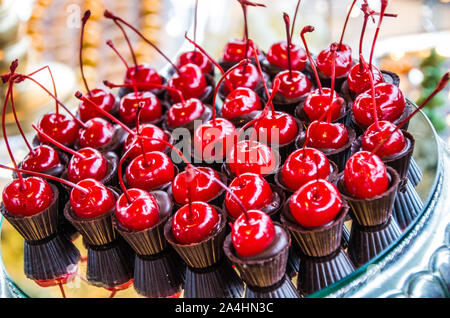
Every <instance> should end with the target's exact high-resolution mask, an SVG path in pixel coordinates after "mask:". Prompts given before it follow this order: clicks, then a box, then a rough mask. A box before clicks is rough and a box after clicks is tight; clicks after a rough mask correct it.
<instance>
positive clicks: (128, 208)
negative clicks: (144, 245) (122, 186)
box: [115, 189, 160, 231]
mask: <svg viewBox="0 0 450 318" xmlns="http://www.w3.org/2000/svg"><path fill="white" fill-rule="evenodd" d="M127 191H128V195H129V199H130V201H128V198H127V197H126V195H125V194H122V195H120V197H119V199H118V200H117V202H116V212H115V213H116V218H117V221H118V222H119V223H120V224H121V225H122V226H123V227H125V228H126V229H128V230H134V231H142V230H145V229H148V228H151V227H152V226H154V225H155V224H157V223H158V222H159V216H160V214H159V207H158V202H157V201H156V199H155V197H154V196H153V195H152V194H151V193H148V192H146V191H144V190H141V189H128V190H127Z"/></svg>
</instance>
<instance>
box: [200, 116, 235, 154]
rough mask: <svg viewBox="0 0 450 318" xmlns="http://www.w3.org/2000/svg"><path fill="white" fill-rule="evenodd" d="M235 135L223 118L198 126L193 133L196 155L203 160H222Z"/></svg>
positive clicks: (231, 127) (232, 126)
mask: <svg viewBox="0 0 450 318" xmlns="http://www.w3.org/2000/svg"><path fill="white" fill-rule="evenodd" d="M235 134H236V128H235V127H234V125H233V124H232V123H231V122H229V121H228V120H226V119H224V118H217V119H216V120H210V121H208V122H206V123H204V124H202V125H200V126H199V127H197V129H196V130H195V132H194V147H195V153H196V155H197V156H199V157H200V158H203V159H211V158H224V157H225V156H226V154H227V152H228V150H229V149H230V147H231V146H232V145H233V138H234V135H235Z"/></svg>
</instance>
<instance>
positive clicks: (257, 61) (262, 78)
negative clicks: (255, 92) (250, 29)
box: [250, 40, 275, 113]
mask: <svg viewBox="0 0 450 318" xmlns="http://www.w3.org/2000/svg"><path fill="white" fill-rule="evenodd" d="M250 45H251V46H252V50H253V56H254V57H255V61H256V68H257V70H258V74H259V77H260V78H261V82H262V83H263V86H264V91H265V92H266V95H267V96H269V95H270V93H269V88H268V87H267V84H266V81H265V79H264V75H263V71H262V68H261V64H260V63H259V60H258V56H257V54H256V50H255V45H254V44H253V41H251V40H250ZM266 105H267V104H266ZM269 105H270V109H271V111H272V113H273V112H275V107H274V106H273V103H272V102H270V103H269Z"/></svg>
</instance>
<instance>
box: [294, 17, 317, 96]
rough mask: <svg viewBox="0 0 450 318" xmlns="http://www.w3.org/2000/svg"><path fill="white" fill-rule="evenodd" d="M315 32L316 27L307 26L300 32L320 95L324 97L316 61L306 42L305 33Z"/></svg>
mask: <svg viewBox="0 0 450 318" xmlns="http://www.w3.org/2000/svg"><path fill="white" fill-rule="evenodd" d="M313 31H314V27H313V26H311V25H307V26H305V27H304V28H303V29H302V31H301V32H300V37H301V39H302V42H303V45H304V46H305V50H306V55H308V60H309V63H310V64H311V68H312V69H313V72H314V76H315V78H316V83H317V86H318V87H319V93H320V95H323V90H322V84H321V83H320V78H319V74H318V73H317V68H316V64H315V63H314V60H313V58H312V57H311V53H310V52H309V48H308V44H307V43H306V40H305V33H307V32H308V33H309V32H313Z"/></svg>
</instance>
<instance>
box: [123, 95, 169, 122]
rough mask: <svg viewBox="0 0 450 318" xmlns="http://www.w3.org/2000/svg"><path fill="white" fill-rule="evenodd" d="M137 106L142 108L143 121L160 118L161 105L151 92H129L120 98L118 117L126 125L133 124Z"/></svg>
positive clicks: (154, 120)
mask: <svg viewBox="0 0 450 318" xmlns="http://www.w3.org/2000/svg"><path fill="white" fill-rule="evenodd" d="M138 108H142V115H141V116H142V121H143V122H156V121H158V120H159V119H161V116H162V112H163V107H162V105H161V102H160V101H159V99H158V97H156V95H155V94H153V93H151V92H137V93H135V92H131V93H128V94H126V95H125V96H123V97H122V99H121V100H120V104H119V117H120V119H121V120H122V122H124V123H125V124H127V125H132V124H134V123H135V122H136V117H137V109H138Z"/></svg>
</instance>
